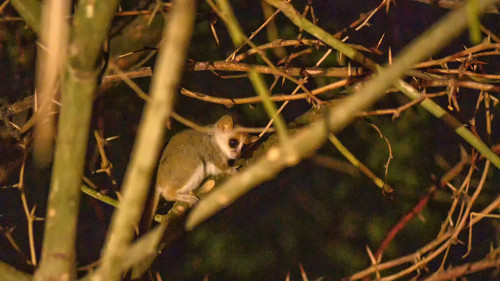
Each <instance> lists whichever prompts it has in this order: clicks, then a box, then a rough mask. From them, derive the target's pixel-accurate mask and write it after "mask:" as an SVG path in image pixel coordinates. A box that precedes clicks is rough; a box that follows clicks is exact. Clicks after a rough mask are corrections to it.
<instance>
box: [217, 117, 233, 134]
mask: <svg viewBox="0 0 500 281" xmlns="http://www.w3.org/2000/svg"><path fill="white" fill-rule="evenodd" d="M215 127H216V128H217V129H219V130H222V131H227V130H231V129H233V118H232V117H231V116H229V115H224V116H222V117H221V118H220V119H219V121H217V123H215Z"/></svg>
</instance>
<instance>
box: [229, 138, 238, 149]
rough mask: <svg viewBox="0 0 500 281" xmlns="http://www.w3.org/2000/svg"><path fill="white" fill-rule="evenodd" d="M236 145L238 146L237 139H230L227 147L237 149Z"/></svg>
mask: <svg viewBox="0 0 500 281" xmlns="http://www.w3.org/2000/svg"><path fill="white" fill-rule="evenodd" d="M238 144H240V142H239V141H238V139H230V140H229V147H231V148H237V147H238Z"/></svg>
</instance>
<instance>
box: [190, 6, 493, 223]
mask: <svg viewBox="0 0 500 281" xmlns="http://www.w3.org/2000/svg"><path fill="white" fill-rule="evenodd" d="M266 1H267V2H268V3H269V4H271V5H273V6H275V7H277V8H279V9H280V10H281V11H282V12H283V13H284V14H285V15H286V16H287V17H289V18H290V20H292V22H294V23H296V24H300V25H301V27H303V28H304V30H306V31H308V32H311V33H312V34H313V35H315V36H316V37H321V39H322V40H323V39H325V40H323V41H324V42H325V43H326V44H329V45H334V46H332V47H334V48H338V50H340V51H341V52H343V53H344V54H346V55H348V56H349V57H351V59H354V60H356V61H359V62H361V63H364V64H365V65H366V64H368V65H370V66H371V67H370V68H371V69H376V68H377V66H376V65H375V64H374V63H373V62H372V61H371V60H368V59H367V58H365V57H364V56H363V55H361V54H360V53H359V52H357V51H355V50H353V49H351V48H348V47H347V46H345V45H343V44H342V43H341V42H340V41H338V40H337V39H335V38H333V37H332V36H331V35H330V34H329V33H327V32H326V31H324V30H322V29H320V28H319V27H317V26H316V25H314V24H312V23H311V22H309V21H308V20H307V19H305V18H303V17H301V16H300V13H298V12H297V11H296V10H295V9H294V8H293V6H291V5H290V4H289V2H285V1H280V0H266ZM493 2H494V1H492V0H488V1H484V3H486V4H490V3H493ZM481 8H482V9H483V10H484V8H485V5H483V2H482V6H481ZM465 13H466V11H465V9H461V10H459V11H455V12H452V13H451V14H450V15H448V16H447V17H445V19H443V20H441V21H440V22H439V23H437V24H436V25H435V26H433V27H432V28H431V29H430V30H429V31H427V32H425V33H424V35H422V36H421V37H420V38H418V39H417V40H415V42H413V43H412V44H410V46H409V47H407V48H406V49H405V51H403V52H402V53H401V54H400V55H399V56H398V57H397V58H396V59H395V61H394V64H392V65H391V66H389V67H387V68H384V69H380V71H379V73H378V74H377V75H376V76H375V77H374V78H373V79H372V80H370V81H368V82H366V83H365V84H364V85H363V86H362V88H361V89H360V90H359V91H358V92H356V93H354V94H352V95H351V96H349V97H347V98H345V99H343V100H342V101H341V102H339V104H338V106H336V107H335V108H333V109H332V110H331V111H330V112H327V113H326V114H325V117H324V118H322V119H320V120H319V121H316V122H314V123H312V124H311V125H309V126H307V127H305V128H304V129H302V130H300V131H299V132H298V133H297V134H295V135H294V136H292V137H290V138H289V143H288V144H287V145H282V146H273V147H271V148H270V149H269V150H268V152H267V153H266V155H265V156H263V157H261V158H260V159H258V160H257V161H256V162H255V163H253V165H250V166H248V167H247V168H246V169H244V170H243V171H242V172H241V173H239V174H237V175H235V176H233V177H231V178H229V179H228V180H227V181H226V182H225V183H223V184H222V185H221V186H220V187H219V188H218V189H217V190H214V191H213V192H211V193H210V194H208V195H207V196H206V197H205V198H204V199H202V200H201V201H200V202H199V203H198V204H197V205H196V206H195V207H194V208H193V211H192V212H191V213H190V215H189V217H188V220H187V223H186V228H187V229H189V230H190V229H193V228H194V227H195V226H197V225H198V224H200V223H201V222H202V221H204V220H206V219H207V218H209V217H210V216H212V215H213V214H215V213H216V212H218V211H219V210H221V209H223V208H225V207H226V206H228V205H230V204H231V203H232V202H234V201H235V200H236V199H238V198H239V197H241V196H242V195H243V194H245V193H246V192H248V191H249V190H250V189H252V188H253V187H254V186H256V185H258V184H260V183H262V182H264V181H266V180H268V179H271V178H272V177H273V176H274V175H276V174H277V173H278V172H280V171H281V170H283V169H284V168H286V167H289V166H293V165H296V164H297V163H298V162H299V161H300V160H302V159H303V158H305V157H307V156H309V155H310V154H311V153H313V152H314V151H315V150H316V149H318V148H319V147H320V146H321V145H322V144H323V143H324V141H325V140H326V138H327V136H328V134H329V133H330V132H333V133H337V132H339V131H340V130H342V129H343V128H345V127H346V126H347V125H348V124H349V123H350V122H352V121H353V119H354V118H356V113H358V112H359V111H361V110H363V109H365V108H367V107H369V106H371V105H372V104H374V103H375V102H376V101H377V100H378V99H380V98H381V97H383V96H384V94H385V90H387V89H388V88H389V87H390V86H391V85H392V84H393V83H395V82H398V81H401V80H400V79H399V78H400V77H402V76H404V75H405V74H406V73H407V71H408V70H410V69H411V68H412V67H413V66H414V65H415V64H416V63H417V62H418V61H420V60H422V59H424V58H425V57H427V56H429V55H430V54H432V53H435V52H437V51H438V50H439V49H441V48H443V47H444V46H445V44H446V43H447V42H449V41H450V40H451V39H453V38H454V37H455V36H457V35H458V34H459V33H460V31H461V30H463V29H464V28H465V27H466V25H467V20H466V17H465ZM311 28H314V33H313V32H312V31H311ZM445 28H446V29H447V30H446V31H447V32H443V31H444V29H445ZM448 29H449V30H448ZM330 43H332V44H330ZM401 83H404V82H402V81H401ZM289 155H294V156H296V157H290V156H289ZM285 156H286V157H285ZM499 166H500V163H499Z"/></svg>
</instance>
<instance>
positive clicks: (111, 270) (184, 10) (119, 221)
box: [92, 0, 196, 281]
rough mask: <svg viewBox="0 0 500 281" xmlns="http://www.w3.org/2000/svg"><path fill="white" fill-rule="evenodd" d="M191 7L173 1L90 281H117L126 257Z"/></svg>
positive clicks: (170, 96) (190, 21) (169, 105)
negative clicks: (117, 199)
mask: <svg viewBox="0 0 500 281" xmlns="http://www.w3.org/2000/svg"><path fill="white" fill-rule="evenodd" d="M195 4H196V3H195V1H194V0H193V1H187V0H176V1H174V3H173V6H172V9H171V11H170V13H169V18H168V21H167V23H166V24H165V28H164V34H163V40H162V45H161V46H160V51H159V54H158V59H157V63H156V71H155V75H154V76H153V80H152V85H151V95H150V97H151V99H152V102H149V103H146V105H145V109H144V115H143V119H142V121H141V124H140V127H139V130H138V134H137V138H136V142H135V146H134V149H133V151H132V157H131V160H130V164H129V168H128V169H127V173H126V175H125V179H124V182H123V186H122V190H123V198H122V200H121V202H120V204H121V205H122V206H126V207H125V208H119V209H117V211H116V212H115V213H114V214H113V217H112V221H111V226H110V230H109V234H108V236H107V239H106V242H105V246H104V250H103V253H102V263H101V266H100V267H99V269H98V270H97V272H96V274H95V275H94V276H93V277H92V278H93V280H106V281H108V280H110V281H113V280H119V279H120V276H121V274H122V272H123V270H124V268H123V253H124V252H126V251H127V249H128V247H129V244H130V242H131V241H132V238H133V236H134V229H135V227H136V225H138V223H139V220H140V217H141V214H142V210H143V206H144V203H145V201H146V197H147V194H148V188H149V183H150V180H151V176H152V174H153V170H154V168H155V167H156V163H157V162H156V161H157V158H158V154H159V152H160V148H161V147H160V146H161V143H162V141H161V140H162V138H163V134H164V132H165V123H166V120H167V118H168V116H169V115H170V112H171V110H172V100H173V97H174V95H175V92H176V90H177V85H178V83H179V81H180V78H181V75H182V68H183V64H184V59H185V57H186V52H187V49H188V46H189V42H190V38H191V34H192V29H193V24H194V14H195V7H196V5H195Z"/></svg>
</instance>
